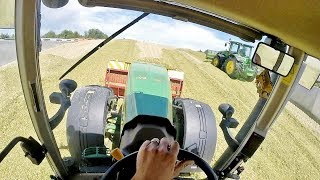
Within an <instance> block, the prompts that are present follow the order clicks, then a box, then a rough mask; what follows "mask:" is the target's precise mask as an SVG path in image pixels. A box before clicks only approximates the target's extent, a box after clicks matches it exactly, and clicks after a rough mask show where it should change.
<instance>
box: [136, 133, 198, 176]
mask: <svg viewBox="0 0 320 180" xmlns="http://www.w3.org/2000/svg"><path fill="white" fill-rule="evenodd" d="M178 152H179V144H178V142H177V141H174V140H172V139H169V138H162V139H161V140H160V141H159V139H158V138H154V139H152V140H151V141H149V140H147V141H145V142H144V143H143V144H142V145H141V147H140V149H139V152H138V156H137V166H136V167H137V170H136V174H135V175H134V176H133V178H132V179H133V180H147V179H152V180H170V179H173V178H174V177H176V176H178V175H179V173H180V171H181V170H182V169H183V168H184V167H186V166H188V165H190V164H193V163H194V162H193V161H182V162H179V163H177V164H176V161H177V155H178Z"/></svg>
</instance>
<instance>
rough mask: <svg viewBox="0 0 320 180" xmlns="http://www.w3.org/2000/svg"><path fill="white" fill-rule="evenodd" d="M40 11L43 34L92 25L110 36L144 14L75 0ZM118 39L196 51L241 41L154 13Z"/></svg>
mask: <svg viewBox="0 0 320 180" xmlns="http://www.w3.org/2000/svg"><path fill="white" fill-rule="evenodd" d="M41 12H42V16H41V17H42V19H41V34H44V33H46V32H48V31H49V30H53V31H55V32H56V33H60V32H61V31H62V30H64V29H69V30H72V31H78V32H79V33H81V34H83V33H84V31H86V30H88V29H90V28H97V29H100V30H102V31H103V32H105V33H106V34H108V35H111V34H112V33H113V32H115V31H117V30H118V29H120V28H121V27H123V26H124V25H126V24H127V23H129V22H130V21H132V20H133V19H135V18H136V17H138V16H139V15H140V14H141V13H142V12H137V11H129V10H122V9H115V8H105V7H93V8H86V7H83V6H81V5H80V4H79V3H78V1H73V0H72V1H69V3H68V4H67V5H66V6H65V7H62V8H59V9H50V8H47V7H46V6H44V5H42V7H41ZM1 32H7V30H2V31H1V30H0V33H1ZM118 38H129V39H136V40H141V41H147V42H153V43H158V44H164V45H170V46H175V47H181V48H190V49H193V50H200V49H201V50H206V49H214V50H223V49H225V47H224V43H225V42H226V41H228V40H229V39H230V38H231V39H232V40H238V41H241V40H240V39H239V38H236V37H235V36H231V35H228V34H226V33H223V32H220V31H217V30H213V29H210V28H207V27H204V26H201V25H197V24H193V23H189V22H182V21H178V20H174V19H172V18H168V17H164V16H159V15H154V14H152V15H149V16H147V17H146V18H144V19H142V20H141V21H140V22H138V23H137V24H135V25H133V26H132V27H131V28H129V29H127V30H126V31H125V32H124V33H122V34H121V35H120V36H119V37H118Z"/></svg>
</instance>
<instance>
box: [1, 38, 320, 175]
mask: <svg viewBox="0 0 320 180" xmlns="http://www.w3.org/2000/svg"><path fill="white" fill-rule="evenodd" d="M96 43H97V42H90V43H89V44H90V46H93V45H94V44H96ZM84 46H85V45H83V47H84ZM153 46H155V45H150V44H148V45H145V46H143V47H144V49H140V48H139V47H141V46H140V45H137V43H136V41H133V40H115V41H112V42H111V43H110V44H108V45H106V46H105V47H103V48H101V49H100V50H99V51H98V52H96V53H95V54H94V55H93V56H91V57H90V58H89V59H88V60H87V61H85V62H84V63H82V64H81V65H80V66H79V67H78V68H77V69H76V70H74V71H73V72H71V73H70V74H69V75H68V76H67V77H66V78H71V79H74V80H75V81H76V82H77V83H78V86H79V87H80V86H84V85H89V84H100V85H103V84H104V76H105V70H106V67H107V63H108V61H109V60H119V61H128V62H132V61H133V60H140V61H145V62H153V63H157V64H162V65H164V66H166V67H167V68H172V69H179V70H183V71H184V72H185V87H184V90H183V96H184V97H190V98H194V99H197V100H200V101H203V102H205V103H207V104H209V105H210V106H211V108H212V109H213V111H214V113H215V116H216V121H217V125H218V124H219V123H220V121H221V115H220V113H219V111H218V109H217V108H218V106H219V104H221V103H225V102H228V103H230V104H232V105H233V106H234V107H235V109H236V113H235V115H234V116H235V118H236V119H238V121H239V122H240V126H241V125H242V124H243V122H244V121H245V120H246V118H247V117H248V115H249V114H250V110H251V109H252V108H253V106H254V105H255V102H256V101H257V100H258V94H257V93H256V89H255V85H254V83H253V82H252V83H249V82H240V81H235V80H231V79H230V78H228V77H227V75H226V74H224V73H223V72H221V71H220V70H218V69H217V68H215V67H213V66H212V65H210V64H209V63H206V62H203V61H205V59H204V57H205V56H204V54H203V53H201V52H195V51H191V50H187V49H173V48H168V49H167V48H165V47H161V48H160V51H161V52H162V53H161V56H160V57H159V56H158V54H159V53H158V52H159V47H157V48H155V47H153ZM65 49H66V47H64V48H61V47H60V48H59V47H55V49H51V50H50V51H47V52H45V53H42V54H41V56H40V62H41V66H40V67H41V75H42V83H43V84H42V85H43V90H44V95H45V100H46V105H47V111H48V115H49V117H51V116H52V115H53V114H54V113H55V112H56V111H57V109H58V106H57V105H53V104H50V103H49V98H48V97H49V95H50V94H51V92H53V91H59V89H58V83H59V81H58V77H59V76H60V75H61V74H62V73H63V72H64V71H65V70H66V69H67V68H69V67H70V66H71V65H72V64H73V63H74V62H75V61H76V60H77V59H76V58H77V57H76V56H80V55H81V54H83V53H84V52H85V51H86V50H88V49H90V48H87V47H86V48H84V50H83V51H82V50H76V49H73V51H77V52H81V53H74V52H70V53H69V51H72V48H71V49H70V50H69V51H65ZM150 49H151V50H150ZM149 51H152V52H149ZM155 53H156V54H157V57H155V58H154V57H150V56H152V55H154V54H155ZM64 54H65V55H64ZM70 54H74V55H73V56H70ZM0 82H1V86H0V97H1V101H0V122H1V126H0V138H1V141H0V149H3V148H4V146H5V145H6V144H7V143H8V142H9V141H10V140H11V139H13V138H14V137H16V136H19V135H21V136H25V137H28V136H30V135H32V136H33V137H36V135H35V133H34V131H33V127H32V124H31V121H30V118H29V114H28V112H27V109H26V105H25V102H24V97H23V94H22V91H21V87H20V80H19V77H18V68H17V65H16V64H11V65H8V66H5V67H0ZM240 126H239V127H240ZM311 127H315V128H311ZM65 128H66V127H65V120H64V121H62V123H61V124H60V125H59V126H58V127H57V128H56V129H55V130H54V133H55V138H56V141H57V143H58V145H59V147H61V149H60V150H61V154H62V156H68V155H69V153H68V151H67V149H65V148H63V147H65V146H66V145H67V142H66V135H65ZM238 129H239V128H238ZM319 142H320V133H319V128H318V127H317V126H316V125H313V123H312V120H311V119H310V118H309V117H308V116H306V115H305V114H304V113H303V112H302V111H300V110H299V109H297V108H296V107H295V106H294V105H292V104H290V103H289V104H288V105H287V107H286V108H285V109H284V111H283V113H282V114H281V115H280V116H279V118H278V121H276V123H274V125H273V127H272V128H271V130H270V133H269V134H268V136H267V138H266V140H265V141H264V142H263V144H262V146H261V147H260V148H259V150H258V151H257V152H256V154H255V155H254V156H253V158H252V159H250V160H249V161H248V162H247V163H246V164H245V171H244V172H243V173H242V174H241V177H242V179H317V178H319V177H320V156H319V152H320V143H319ZM226 147H227V145H226V143H225V141H224V139H223V134H222V131H221V130H220V129H219V128H218V143H217V149H216V153H215V156H214V159H213V162H214V161H215V160H217V158H218V157H219V156H220V155H221V154H222V152H223V150H224V149H225V148H226ZM50 174H53V172H52V170H51V169H50V166H49V164H48V163H47V161H46V160H45V161H44V162H43V163H42V164H41V165H40V166H35V165H33V164H31V163H30V162H29V160H28V159H26V158H24V156H23V153H22V150H21V148H20V147H18V146H17V147H15V148H14V149H13V151H12V153H10V154H9V155H8V156H7V157H6V159H5V160H4V161H3V162H2V164H1V165H0V179H47V178H49V175H50Z"/></svg>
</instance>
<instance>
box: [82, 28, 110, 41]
mask: <svg viewBox="0 0 320 180" xmlns="http://www.w3.org/2000/svg"><path fill="white" fill-rule="evenodd" d="M84 37H85V38H92V39H106V38H108V35H106V34H105V33H103V32H102V31H100V30H99V29H89V30H88V31H85V32H84Z"/></svg>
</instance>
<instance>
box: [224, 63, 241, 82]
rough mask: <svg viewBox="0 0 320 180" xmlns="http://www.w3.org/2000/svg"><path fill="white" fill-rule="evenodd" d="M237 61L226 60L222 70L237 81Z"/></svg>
mask: <svg viewBox="0 0 320 180" xmlns="http://www.w3.org/2000/svg"><path fill="white" fill-rule="evenodd" d="M236 63H237V61H236V60H235V59H226V60H225V62H224V63H223V67H222V70H223V71H224V72H225V73H226V74H227V75H228V76H229V77H230V78H231V79H236V76H235V75H236V71H237V66H236Z"/></svg>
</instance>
